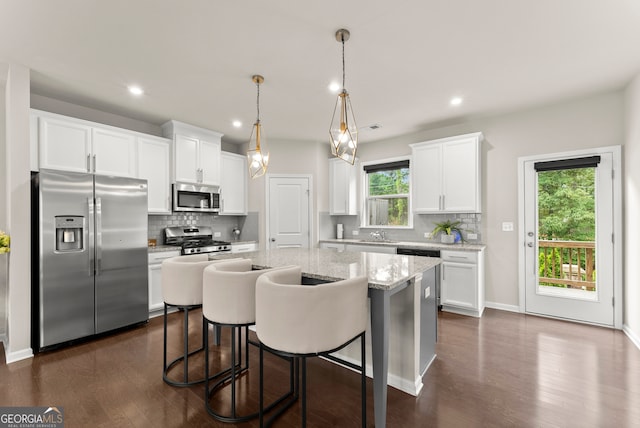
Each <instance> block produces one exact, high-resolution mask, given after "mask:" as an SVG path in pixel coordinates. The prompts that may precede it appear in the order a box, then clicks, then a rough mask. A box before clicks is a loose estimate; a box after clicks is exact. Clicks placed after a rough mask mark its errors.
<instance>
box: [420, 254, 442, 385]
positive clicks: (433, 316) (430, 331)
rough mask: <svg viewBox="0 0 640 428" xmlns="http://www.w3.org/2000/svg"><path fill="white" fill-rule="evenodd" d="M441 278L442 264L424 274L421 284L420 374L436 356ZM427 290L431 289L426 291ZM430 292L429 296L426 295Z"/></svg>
mask: <svg viewBox="0 0 640 428" xmlns="http://www.w3.org/2000/svg"><path fill="white" fill-rule="evenodd" d="M439 278H440V266H436V267H435V268H433V269H429V270H428V271H426V272H424V273H423V274H422V282H421V286H420V376H421V377H422V376H424V374H425V372H426V371H427V369H428V368H429V366H430V365H431V363H432V362H433V360H434V359H435V358H436V342H437V340H438V302H437V301H436V297H437V296H436V287H437V282H438V280H439ZM426 290H429V291H428V293H426ZM426 294H429V296H428V297H425V295H426Z"/></svg>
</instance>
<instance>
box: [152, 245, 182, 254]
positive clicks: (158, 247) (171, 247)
mask: <svg viewBox="0 0 640 428" xmlns="http://www.w3.org/2000/svg"><path fill="white" fill-rule="evenodd" d="M148 251H149V252H150V253H162V252H164V251H180V247H179V246H177V245H156V246H155V247H148Z"/></svg>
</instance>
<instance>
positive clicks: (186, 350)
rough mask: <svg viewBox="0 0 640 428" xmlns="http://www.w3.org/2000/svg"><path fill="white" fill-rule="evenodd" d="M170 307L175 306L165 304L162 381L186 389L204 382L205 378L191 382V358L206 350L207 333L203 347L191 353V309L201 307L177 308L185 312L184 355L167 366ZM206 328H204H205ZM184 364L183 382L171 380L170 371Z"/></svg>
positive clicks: (183, 330) (204, 332)
mask: <svg viewBox="0 0 640 428" xmlns="http://www.w3.org/2000/svg"><path fill="white" fill-rule="evenodd" d="M169 306H173V305H170V304H167V303H165V304H164V323H163V325H164V332H163V333H164V337H163V340H164V343H163V356H162V360H163V361H162V362H163V369H162V379H163V380H164V381H165V383H167V384H169V385H172V386H178V387H185V386H192V385H196V384H199V383H202V382H204V377H203V378H201V379H198V380H192V381H189V357H191V356H193V355H195V354H197V353H198V352H200V351H203V350H204V335H205V334H206V333H207V332H206V330H203V337H202V345H201V346H200V347H199V348H198V349H195V350H193V351H189V311H190V310H191V309H194V308H197V307H200V305H193V306H177V307H178V308H180V309H182V310H183V311H184V321H183V324H184V325H183V329H182V334H183V338H182V340H183V345H184V346H183V354H182V356H180V357H178V358H176V359H174V360H173V361H171V362H170V363H168V364H167V336H168V335H167V318H168V317H167V315H168V307H169ZM203 327H204V326H203ZM180 362H183V368H184V374H183V380H182V381H177V380H173V379H170V378H169V376H168V373H169V371H170V370H171V369H172V368H173V367H175V366H176V365H177V364H178V363H180Z"/></svg>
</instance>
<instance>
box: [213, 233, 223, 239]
mask: <svg viewBox="0 0 640 428" xmlns="http://www.w3.org/2000/svg"><path fill="white" fill-rule="evenodd" d="M221 236H222V233H220V232H213V237H214V238H219V237H221Z"/></svg>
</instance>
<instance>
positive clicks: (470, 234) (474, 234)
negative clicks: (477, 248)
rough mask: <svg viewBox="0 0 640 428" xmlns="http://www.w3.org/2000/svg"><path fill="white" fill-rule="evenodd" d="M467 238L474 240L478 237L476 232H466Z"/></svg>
mask: <svg viewBox="0 0 640 428" xmlns="http://www.w3.org/2000/svg"><path fill="white" fill-rule="evenodd" d="M467 239H468V240H469V241H475V240H476V239H478V234H477V233H467Z"/></svg>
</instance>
